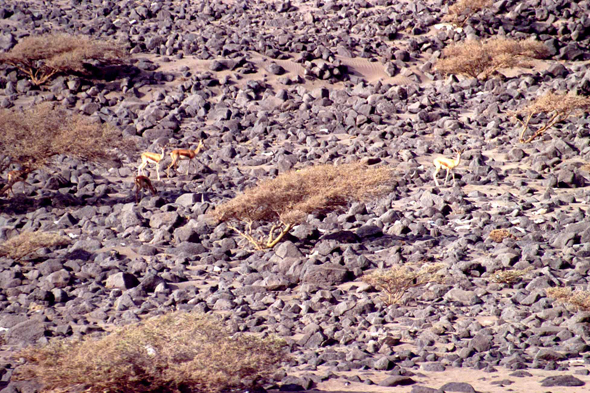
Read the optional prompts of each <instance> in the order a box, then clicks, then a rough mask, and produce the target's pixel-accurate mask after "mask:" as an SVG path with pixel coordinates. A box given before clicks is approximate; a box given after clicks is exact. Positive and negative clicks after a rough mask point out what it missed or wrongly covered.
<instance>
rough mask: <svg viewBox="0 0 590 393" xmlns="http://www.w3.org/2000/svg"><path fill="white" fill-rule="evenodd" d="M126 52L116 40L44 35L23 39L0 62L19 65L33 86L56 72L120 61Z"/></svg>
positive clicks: (68, 35) (81, 70)
mask: <svg viewBox="0 0 590 393" xmlns="http://www.w3.org/2000/svg"><path fill="white" fill-rule="evenodd" d="M128 56H129V54H128V52H127V51H126V50H125V49H124V48H123V47H122V46H121V45H120V44H118V43H116V42H114V41H110V40H104V39H100V40H99V39H96V38H91V37H86V36H74V35H70V34H44V35H38V36H30V37H26V38H23V39H22V40H21V41H20V42H19V43H18V44H16V45H15V46H14V48H12V49H11V50H10V51H9V52H7V53H2V54H0V63H4V64H9V65H11V66H14V67H16V68H18V69H19V70H20V71H21V72H23V73H24V74H25V75H27V76H28V77H29V78H30V79H31V82H33V84H35V85H42V84H43V83H45V82H47V81H48V80H49V79H51V77H53V76H54V75H56V74H58V73H63V74H68V73H74V72H78V73H86V72H87V71H88V65H89V64H90V63H93V64H96V63H98V64H100V65H107V64H119V63H121V62H123V61H124V60H126V59H127V58H128Z"/></svg>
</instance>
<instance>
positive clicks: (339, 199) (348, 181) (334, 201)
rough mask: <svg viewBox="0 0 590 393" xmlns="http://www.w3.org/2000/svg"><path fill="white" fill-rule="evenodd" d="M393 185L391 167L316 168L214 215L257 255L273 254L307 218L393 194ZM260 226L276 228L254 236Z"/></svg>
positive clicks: (271, 183)
mask: <svg viewBox="0 0 590 393" xmlns="http://www.w3.org/2000/svg"><path fill="white" fill-rule="evenodd" d="M392 181H393V172H392V170H391V169H390V168H388V167H371V166H367V165H364V164H361V163H354V164H345V165H338V166H336V165H317V166H312V167H308V168H304V169H301V170H298V171H290V172H287V173H285V174H282V175H279V176H278V177H276V178H275V179H271V180H265V181H263V182H261V183H260V184H259V185H258V186H256V187H253V188H250V189H248V190H246V191H245V192H244V193H242V194H240V195H238V196H236V197H235V198H233V199H232V200H230V201H228V202H225V203H223V204H221V205H219V206H217V207H216V208H215V215H216V217H217V219H218V220H220V221H223V222H227V223H228V224H229V226H230V227H231V228H233V229H234V230H236V231H237V232H238V234H239V235H240V236H242V237H243V238H245V239H247V240H248V241H249V242H250V243H251V244H252V245H253V246H254V247H255V248H256V249H259V250H261V249H265V248H272V247H274V246H275V245H276V244H277V243H278V242H279V241H280V240H281V239H282V238H283V237H284V236H285V235H286V234H287V233H289V231H290V230H291V229H292V228H293V226H295V225H297V224H299V223H301V222H302V221H304V220H305V219H306V217H307V215H308V214H312V213H327V212H331V211H334V210H337V209H340V208H342V207H344V206H346V205H348V204H349V203H350V202H353V201H366V200H368V199H370V198H374V197H377V196H379V195H383V194H385V193H387V192H390V191H391V182H392ZM260 223H270V224H271V225H272V226H271V228H270V231H269V232H268V233H267V234H266V235H264V234H263V235H257V234H256V233H255V228H254V225H257V224H260Z"/></svg>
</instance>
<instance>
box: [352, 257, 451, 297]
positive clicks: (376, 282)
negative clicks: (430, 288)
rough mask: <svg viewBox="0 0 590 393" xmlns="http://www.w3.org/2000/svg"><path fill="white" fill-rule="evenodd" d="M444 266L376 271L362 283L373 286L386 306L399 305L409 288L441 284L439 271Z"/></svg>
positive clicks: (441, 278)
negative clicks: (381, 295) (380, 294)
mask: <svg viewBox="0 0 590 393" xmlns="http://www.w3.org/2000/svg"><path fill="white" fill-rule="evenodd" d="M444 267H445V266H444V264H442V263H436V264H433V265H427V266H423V267H421V268H420V269H414V268H412V267H409V266H392V267H391V268H390V269H378V270H374V271H372V272H371V273H369V274H367V275H365V276H363V281H364V282H366V283H367V284H370V285H372V286H374V287H375V288H376V289H378V290H380V291H381V292H382V294H383V301H384V302H385V303H387V304H397V303H400V302H401V300H402V298H403V297H404V295H405V294H406V293H407V292H408V290H409V289H410V288H414V287H419V286H422V285H425V284H428V283H431V282H442V281H443V280H444V275H443V274H442V273H441V270H442V269H443V268H444Z"/></svg>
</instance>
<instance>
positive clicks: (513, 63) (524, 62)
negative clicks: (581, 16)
mask: <svg viewBox="0 0 590 393" xmlns="http://www.w3.org/2000/svg"><path fill="white" fill-rule="evenodd" d="M548 55H549V51H548V49H547V47H546V46H545V44H543V43H542V42H538V41H534V40H524V41H517V40H513V39H508V38H491V39H488V40H485V41H475V40H470V41H467V42H463V43H457V44H454V45H451V46H449V47H448V48H446V49H445V50H444V51H443V58H442V59H440V60H439V61H438V62H437V65H436V68H437V69H438V70H439V71H440V72H441V73H442V74H445V75H446V74H461V75H467V76H470V77H472V78H480V79H487V78H488V77H489V76H491V75H492V74H493V73H494V72H496V71H497V70H498V69H500V68H510V67H517V66H519V67H526V66H529V65H530V61H531V60H532V59H543V58H545V57H547V56H548Z"/></svg>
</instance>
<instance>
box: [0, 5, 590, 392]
mask: <svg viewBox="0 0 590 393" xmlns="http://www.w3.org/2000/svg"><path fill="white" fill-rule="evenodd" d="M447 13H448V3H446V2H443V1H441V0H416V1H405V0H401V1H394V0H376V1H371V0H342V1H339V0H338V1H336V0H333V1H332V0H327V1H322V0H314V1H304V0H301V1H300V0H293V1H290V2H289V1H260V0H235V1H230V0H224V1H204V0H161V1H160V0H153V1H145V0H123V1H109V0H82V1H80V0H70V1H65V0H63V1H62V0H59V1H43V2H41V1H39V0H32V1H16V0H14V1H13V0H0V27H1V32H0V49H1V50H3V51H5V50H9V49H10V48H12V47H13V46H14V45H15V44H16V43H17V42H18V41H19V40H20V39H21V38H22V37H25V36H27V35H31V34H42V33H47V32H55V31H60V32H68V33H73V34H87V35H91V36H94V37H105V38H114V39H118V40H121V41H122V42H124V43H126V44H127V45H128V46H129V48H130V50H131V53H132V59H133V63H132V64H130V65H129V66H127V67H124V68H123V69H121V68H116V69H107V70H105V71H104V74H103V75H102V77H101V79H89V78H85V77H82V76H75V75H70V76H67V75H66V76H59V77H57V78H55V79H54V80H52V81H51V82H50V83H48V84H47V85H46V86H44V87H43V88H41V89H39V88H36V87H34V86H32V85H31V83H30V82H29V81H28V80H27V79H25V78H24V77H23V76H22V75H21V74H18V73H17V72H16V71H15V69H11V68H5V69H3V70H1V71H0V106H1V107H3V108H10V107H15V106H16V107H18V106H27V105H30V104H31V103H34V102H41V101H55V102H59V103H61V104H62V105H64V106H65V107H67V108H71V110H72V111H81V112H83V113H86V114H88V115H90V116H94V117H98V118H100V119H102V120H103V121H105V122H109V123H111V124H114V125H116V126H118V127H119V128H120V129H122V130H123V132H124V135H125V137H126V138H129V139H132V140H134V141H135V142H136V143H137V145H138V146H139V149H140V151H148V150H149V151H152V152H159V151H160V147H161V146H163V145H168V146H169V147H170V148H187V147H191V146H196V145H197V143H198V142H199V141H200V140H201V139H202V140H203V141H204V143H205V145H206V150H205V151H203V152H201V153H199V155H198V157H197V158H196V160H193V164H192V166H191V167H190V168H189V169H190V172H189V175H186V174H185V170H186V165H187V164H186V162H184V163H182V164H181V167H180V171H179V172H178V173H177V174H175V175H174V176H172V177H171V178H167V177H166V176H165V175H164V176H162V180H161V181H157V180H156V177H155V171H153V169H154V168H153V166H150V167H148V169H150V171H151V172H150V176H151V178H152V179H153V180H154V185H155V187H156V188H157V189H158V191H159V194H158V195H157V196H151V195H147V194H146V195H145V196H144V198H143V199H142V200H141V202H140V203H139V204H135V203H134V197H133V192H132V187H133V180H134V177H135V175H136V171H137V166H138V165H139V162H140V161H139V156H138V155H137V154H136V155H135V156H134V157H133V159H131V160H124V161H123V162H122V163H121V165H120V166H119V167H115V168H104V167H100V166H94V165H92V164H87V163H82V162H79V161H76V160H73V159H70V158H67V157H60V158H59V159H58V160H57V161H56V163H55V164H54V165H52V166H51V167H50V168H47V169H46V170H39V171H35V172H34V173H33V174H32V175H31V176H30V177H29V183H31V184H30V185H23V184H22V183H21V184H18V185H17V186H15V191H16V194H17V195H16V196H15V197H14V198H10V199H8V198H5V199H1V200H0V241H4V240H7V239H9V238H11V237H13V236H15V235H17V234H19V233H21V232H23V231H27V230H43V231H57V232H60V233H62V234H66V235H68V236H69V237H70V238H72V243H71V245H70V246H67V247H62V248H58V249H55V250H50V249H41V250H39V251H38V252H37V254H35V255H32V256H30V257H29V258H28V259H26V260H25V261H24V262H21V263H17V262H16V261H13V260H11V259H9V258H6V257H4V258H0V359H3V360H0V377H1V382H0V389H1V388H4V390H2V392H21V391H22V392H34V391H36V389H37V388H38V387H37V385H36V384H35V383H34V382H14V381H12V382H11V375H12V372H13V370H14V368H15V367H17V366H18V362H17V361H15V360H14V359H11V358H10V356H9V355H10V353H11V352H12V351H14V350H15V349H17V348H21V347H23V346H25V345H31V344H35V343H43V342H46V341H47V340H49V339H50V338H52V337H69V336H72V335H73V336H77V335H84V334H90V333H95V332H101V331H104V330H105V329H108V327H109V326H112V325H122V324H127V323H132V322H136V321H139V320H140V319H143V318H146V317H149V316H152V315H158V314H161V313H164V312H167V311H171V310H187V311H188V310H194V311H204V312H213V313H216V314H219V315H221V316H224V318H225V319H226V321H227V323H228V324H229V326H231V327H232V329H235V331H243V332H254V333H259V334H274V335H278V336H280V337H283V338H284V339H286V340H287V341H288V343H289V344H290V350H291V354H292V358H293V360H292V361H291V363H290V364H288V365H286V366H285V368H284V373H283V375H282V376H281V378H279V382H278V383H277V386H275V388H281V389H282V390H308V389H313V388H317V389H322V390H348V391H351V390H352V391H359V392H360V391H396V392H397V391H399V392H413V393H427V392H442V391H444V392H474V391H481V392H503V391H507V390H509V389H513V390H514V391H520V392H522V391H529V392H535V391H539V392H540V391H543V392H546V391H552V392H582V391H585V390H584V389H587V386H588V384H589V383H590V376H589V374H590V346H589V343H590V312H585V311H579V310H576V309H573V308H571V307H569V306H567V305H564V304H561V303H559V302H557V301H555V300H553V299H552V298H549V297H548V296H547V294H546V289H547V288H550V287H569V288H572V289H579V290H588V289H590V287H589V280H588V272H589V271H590V214H589V213H588V203H589V202H590V173H589V172H588V170H589V169H588V166H587V164H588V162H590V127H589V126H590V121H589V119H588V117H587V116H580V117H571V118H569V119H568V120H567V121H565V122H563V123H560V124H558V125H557V126H556V127H554V128H553V129H552V130H550V131H549V132H547V133H546V135H544V136H543V137H541V138H538V139H536V140H535V141H533V142H532V143H529V144H522V143H519V142H518V135H519V132H520V129H519V127H518V124H517V123H514V122H513V121H511V119H510V115H509V111H511V110H515V109H517V108H520V107H522V106H524V105H526V104H527V103H528V102H529V100H531V99H534V98H535V97H537V96H539V95H540V94H541V93H543V92H546V91H550V90H556V91H569V92H576V93H578V94H582V95H589V94H590V68H589V67H588V60H590V1H588V0H582V1H577V2H574V1H571V0H523V1H516V0H499V1H496V2H494V3H493V5H492V6H491V7H490V8H489V9H486V10H484V11H483V12H481V13H479V14H477V15H476V16H474V17H473V18H471V19H470V21H469V23H468V25H466V27H465V28H463V29H454V28H453V27H452V26H450V25H448V24H442V22H443V17H444V16H445V15H446V14H447ZM496 35H506V36H508V37H512V38H517V39H523V38H531V37H534V38H537V39H538V40H541V41H543V42H544V43H545V44H546V45H547V47H548V48H549V50H550V52H551V57H550V58H549V59H547V60H542V61H540V60H539V61H535V62H534V64H533V65H534V67H533V68H531V69H525V68H518V69H509V70H501V73H500V74H499V75H497V76H496V77H494V78H490V79H488V80H487V81H479V80H477V79H470V78H464V77H462V76H457V77H455V76H448V77H444V76H441V75H440V74H439V73H438V72H437V71H436V69H435V64H436V61H437V59H438V58H439V57H440V55H441V51H442V50H443V49H444V48H445V47H446V46H448V45H450V44H452V43H454V42H459V41H462V40H465V39H467V38H474V37H479V38H487V37H491V36H496ZM453 148H461V149H465V152H464V154H463V161H462V162H461V164H460V165H459V167H458V168H457V170H456V177H457V181H456V185H455V186H454V187H453V186H452V185H450V184H449V185H447V186H443V184H442V180H443V176H442V175H441V178H440V179H441V186H440V187H435V183H434V181H433V178H432V174H433V171H434V166H433V164H432V160H433V159H434V158H435V157H438V156H446V157H452V156H453ZM169 160H170V159H169V158H167V160H166V161H165V162H164V165H163V168H165V167H166V166H167V165H168V164H169V162H170V161H169ZM358 160H366V161H367V162H369V163H371V164H373V165H391V166H393V167H395V170H396V178H395V185H394V188H393V190H392V192H391V193H390V194H389V195H388V196H386V197H384V198H381V199H379V200H376V201H374V202H371V203H367V204H362V203H355V204H353V205H352V206H350V207H349V208H348V209H347V210H345V211H339V212H335V213H331V214H328V215H326V216H310V217H309V218H308V219H307V222H305V223H303V224H301V225H299V226H297V227H296V228H295V229H294V230H293V232H292V235H291V236H290V237H289V238H288V239H287V240H286V241H284V242H282V243H280V244H279V245H278V246H277V247H276V248H275V249H274V250H270V251H266V252H255V251H253V250H251V249H250V248H248V247H247V246H246V245H245V244H243V242H242V240H241V239H240V238H239V237H238V236H237V235H236V233H235V232H233V231H232V230H231V229H230V228H228V227H227V226H226V225H225V224H218V223H216V222H215V221H214V220H212V219H211V216H210V215H209V214H208V213H211V212H212V211H213V209H214V208H215V205H216V204H218V203H220V202H222V201H226V200H228V199H230V198H232V197H234V196H235V195H236V194H237V193H239V192H240V191H243V190H244V189H245V188H247V187H249V186H253V185H255V184H256V183H257V182H258V181H259V180H261V179H265V178H268V177H274V176H276V175H277V174H280V173H284V172H285V171H288V170H290V169H297V168H301V167H304V166H308V165H314V164H323V163H334V164H338V163H344V162H352V161H358ZM195 161H196V162H195ZM160 172H161V173H164V172H165V171H164V170H160ZM3 176H4V174H3ZM494 229H506V230H508V232H509V233H510V234H511V236H509V237H507V238H505V239H504V240H503V241H501V242H495V241H493V240H492V239H490V238H489V234H490V232H491V231H492V230H494ZM434 262H437V263H442V264H444V272H445V276H446V279H445V280H444V281H442V282H438V283H431V284H428V285H426V286H423V287H417V288H412V289H410V290H409V292H408V295H407V296H406V298H405V302H404V303H402V304H398V305H391V306H388V305H387V304H385V303H384V302H383V300H382V298H381V297H380V294H379V292H378V291H376V290H375V289H374V288H372V287H370V286H369V285H368V284H366V283H364V282H363V281H362V279H361V278H362V276H363V275H364V274H366V273H368V272H370V271H372V270H374V269H376V268H384V267H390V266H393V265H401V264H412V265H416V264H427V263H434ZM504 271H524V272H526V274H524V275H523V276H522V277H521V278H520V279H518V280H516V281H515V282H509V283H505V282H501V281H502V280H498V279H497V278H498V277H499V274H500V273H501V272H504ZM498 281H500V282H498ZM443 377H444V378H443ZM584 384H586V386H585V387H584V386H582V385H584ZM511 385H513V386H512V387H511ZM395 386H399V387H396V388H391V387H395ZM514 386H517V387H518V388H515V387H514ZM439 389H440V390H439Z"/></svg>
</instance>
